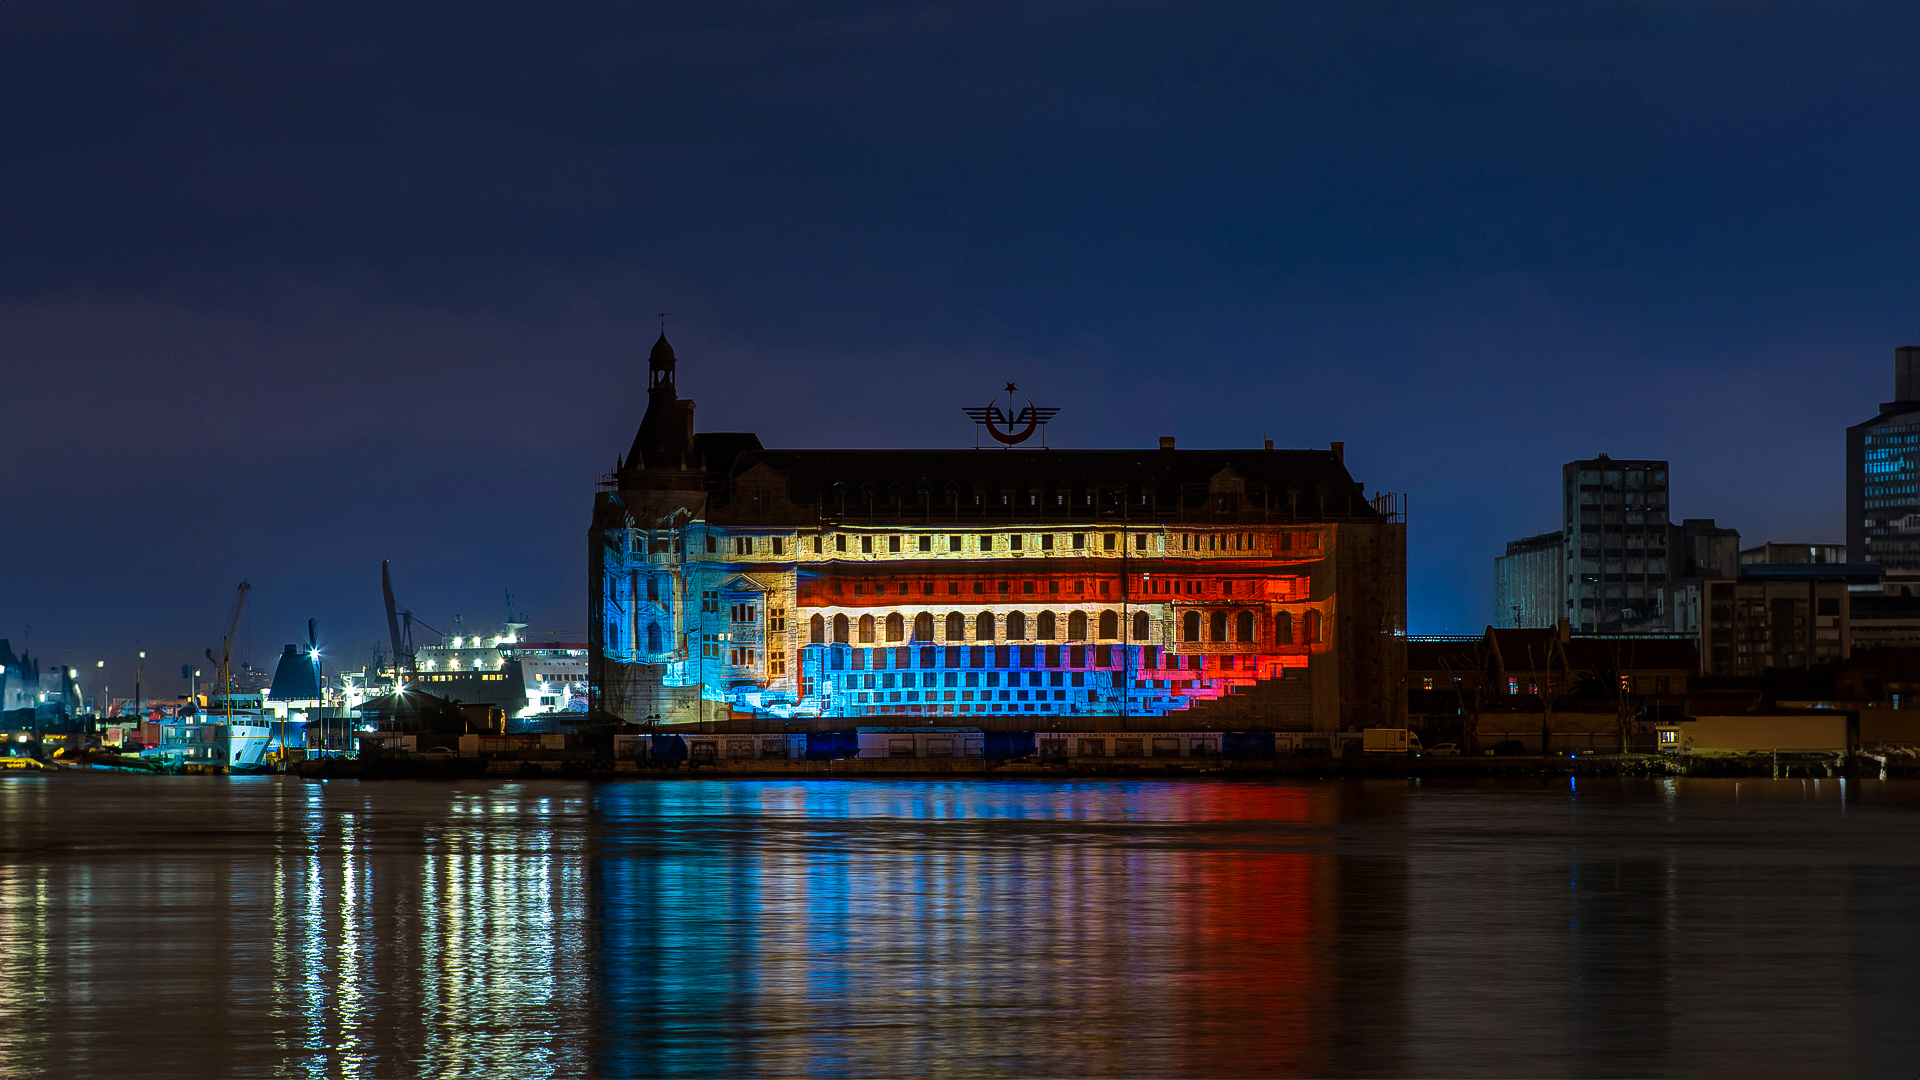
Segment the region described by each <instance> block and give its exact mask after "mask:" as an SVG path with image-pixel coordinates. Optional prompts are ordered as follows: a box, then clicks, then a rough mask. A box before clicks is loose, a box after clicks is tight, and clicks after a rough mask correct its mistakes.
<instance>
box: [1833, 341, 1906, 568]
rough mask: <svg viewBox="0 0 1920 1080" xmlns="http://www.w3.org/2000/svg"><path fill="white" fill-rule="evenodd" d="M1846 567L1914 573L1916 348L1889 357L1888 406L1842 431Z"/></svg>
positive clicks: (1902, 350) (1884, 403)
mask: <svg viewBox="0 0 1920 1080" xmlns="http://www.w3.org/2000/svg"><path fill="white" fill-rule="evenodd" d="M1847 561H1848V562H1853V563H1863V562H1867V563H1876V564H1878V565H1880V566H1884V567H1887V568H1888V569H1893V570H1909V569H1915V568H1920V346H1916V345H1906V346H1902V347H1901V348H1898V349H1895V350H1894V351H1893V400H1892V401H1887V402H1882V403H1881V405H1880V413H1879V415H1878V416H1875V417H1874V418H1872V419H1871V420H1866V421H1864V422H1862V423H1858V424H1855V425H1853V426H1852V427H1850V428H1848V429H1847Z"/></svg>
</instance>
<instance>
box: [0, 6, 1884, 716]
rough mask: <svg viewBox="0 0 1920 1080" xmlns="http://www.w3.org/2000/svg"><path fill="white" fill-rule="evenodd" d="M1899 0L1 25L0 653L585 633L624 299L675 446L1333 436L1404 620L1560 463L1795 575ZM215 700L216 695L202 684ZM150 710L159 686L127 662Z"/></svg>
mask: <svg viewBox="0 0 1920 1080" xmlns="http://www.w3.org/2000/svg"><path fill="white" fill-rule="evenodd" d="M1917 50H1920V5H1915V4H1912V3H1886V4H1876V5H1864V6H1857V5H1847V4H1836V3H1819V4H1789V5H1779V6H1769V5H1764V4H1756V3H1741V4H1737V5H1710V4H1692V3H1689V4H1586V5H1562V4H1537V3H1528V4H1510V5H1466V4H1404V5H1400V4H1384V5H1369V4H1364V3H1341V4H1328V3H1314V4H1302V5H1289V4H1280V3H1257V4H1228V3H1221V4H1153V3H1125V2H1117V0H1101V2H1099V3H1090V4H1069V3H1052V4H1035V3H1030V2H1028V3H1017V4H994V3H985V2H980V0H967V2H962V3H951V4H909V3H883V4H871V5H857V4H846V5H804V4H783V5H773V4H762V5H752V4H725V3H708V4H699V5H681V4H657V5H640V4H627V3H621V4H605V5H596V4H565V5H527V4H512V5H507V4H492V3H462V4H442V5H424V4H423V5H394V4H366V3H351V2H342V0H331V2H328V3H325V4H299V3H287V4H217V3H166V4H160V3H111V4H107V3H90V2H82V0H65V2H61V3H50V4H24V3H16V4H6V5H4V6H0V100H4V101H5V102H6V104H5V106H4V109H3V114H4V117H5V123H4V127H0V132H4V139H3V141H0V192H3V193H4V196H5V197H4V199H0V252H3V253H4V257H0V371H3V372H4V375H5V383H4V386H5V394H4V398H3V399H0V400H4V401H5V404H6V408H5V415H6V426H5V431H6V436H7V438H6V446H7V462H6V467H5V468H4V470H3V471H0V476H3V477H4V479H0V506H4V507H5V511H4V518H0V525H3V527H0V557H4V571H3V575H4V576H0V583H4V586H5V588H4V589H3V590H0V636H5V637H10V638H12V639H13V644H14V646H15V648H16V649H17V648H18V647H19V646H20V644H21V638H22V637H23V636H24V634H25V628H26V627H27V626H28V625H31V626H32V627H33V630H32V643H33V647H34V650H35V651H36V652H41V653H44V654H45V656H46V658H47V659H48V660H49V661H50V662H55V663H74V664H78V665H81V666H83V667H84V668H85V669H87V673H88V678H89V685H88V686H87V692H88V693H89V694H92V693H95V692H97V688H96V687H95V686H94V685H92V680H93V677H94V661H95V660H98V659H105V660H107V661H108V669H107V673H106V681H107V682H109V683H110V684H112V685H113V694H114V695H115V696H120V695H121V694H123V693H124V692H125V691H126V690H128V689H130V688H131V671H130V668H131V663H132V658H133V654H134V651H135V649H136V648H145V649H147V650H148V652H149V656H150V659H149V661H148V669H149V672H150V674H149V679H148V688H149V692H152V691H153V690H154V689H156V688H157V689H158V690H160V691H161V692H168V693H172V692H180V691H182V690H183V689H184V685H183V684H180V683H179V680H178V679H177V678H175V677H173V675H174V674H175V673H177V668H178V665H179V664H180V663H182V662H186V661H188V660H190V659H192V658H194V657H197V656H199V655H200V653H201V650H202V649H204V648H206V647H207V646H214V647H215V649H216V651H217V649H218V643H219V642H218V638H219V635H220V632H221V626H222V623H223V622H224V617H225V612H226V610H227V608H228V607H229V606H230V604H231V602H232V590H233V587H234V585H235V584H236V583H238V582H239V581H240V580H241V579H243V578H244V579H247V580H248V581H250V582H251V583H252V585H253V589H254V591H253V594H252V599H251V601H250V610H249V614H248V617H247V619H246V621H245V624H244V626H243V630H242V634H241V643H242V645H243V646H244V648H243V655H245V656H246V657H248V658H251V659H252V660H254V661H255V662H256V663H262V664H267V663H271V660H272V657H273V655H274V654H276V653H277V652H278V651H279V648H280V646H281V645H282V644H283V643H285V642H291V641H295V640H299V639H300V638H302V637H303V636H304V633H305V621H306V619H307V618H309V617H314V618H318V619H319V621H320V630H321V639H322V642H323V645H324V646H325V648H326V649H327V651H328V654H329V656H330V657H332V658H333V660H334V662H335V663H342V664H346V665H349V666H356V667H357V666H358V665H359V664H361V663H363V662H364V661H365V660H366V659H367V657H368V655H369V653H370V646H371V644H372V643H373V642H374V641H376V640H377V639H379V638H381V637H383V636H384V623H383V616H382V614H381V608H380V591H379V570H380V560H381V559H383V558H389V559H392V560H393V562H394V567H395V575H396V583H397V586H398V590H399V593H400V600H401V602H402V604H403V605H404V606H408V607H411V608H413V609H414V610H415V611H416V612H418V613H419V614H420V616H421V617H422V618H424V619H425V620H426V621H427V622H429V623H431V624H433V625H435V626H438V627H439V628H441V629H443V630H448V629H450V627H451V623H452V620H453V617H454V616H455V615H456V614H460V615H463V616H464V617H465V619H466V622H467V625H468V626H470V627H474V628H481V629H491V628H492V627H493V626H494V625H495V624H497V623H498V621H499V620H501V619H502V618H504V616H505V614H506V607H505V599H504V595H503V591H504V590H506V589H511V590H513V595H514V599H515V603H516V606H518V607H523V608H524V609H525V610H526V611H527V613H528V616H529V619H530V621H531V623H532V624H533V625H532V632H534V633H536V634H545V633H547V632H554V633H558V634H559V635H562V636H565V637H571V638H578V637H579V636H580V635H581V634H582V633H583V632H584V626H585V622H586V616H585V608H586V598H585V593H586V585H585V581H586V570H585V565H584V558H585V550H586V540H585V529H586V524H587V519H588V513H589V510H590V507H591V503H592V497H593V481H594V477H595V474H596V473H599V472H602V471H605V470H606V469H608V468H610V467H611V466H612V464H613V459H614V455H615V454H616V453H619V452H621V451H623V450H624V449H625V448H626V446H627V444H628V443H629V441H630V440H631V439H632V437H633V432H634V428H635V427H636V425H637V424H638V423H639V419H640V413H641V408H642V405H643V401H644V387H645V356H646V352H647V349H648V347H649V346H650V345H651V344H652V342H653V338H654V335H655V333H656V325H657V320H656V319H655V318H654V314H653V313H654V312H657V311H667V312H670V313H671V315H670V317H669V319H668V332H669V334H670V336H671V338H672V340H673V342H674V345H675V346H676V348H677V350H678V352H679V356H680V358H681V365H680V376H681V377H680V387H681V393H682V394H683V395H684V396H687V397H691V398H693V399H694V400H695V401H697V402H698V406H699V407H698V414H697V420H698V423H699V426H700V427H701V428H702V429H703V430H749V431H755V432H758V433H759V435H760V437H761V439H762V440H763V441H764V442H765V443H767V444H768V445H769V446H855V447H866V446H914V447H954V446H970V445H972V442H973V438H974V432H973V428H972V425H971V424H969V423H968V422H967V421H966V420H965V418H964V417H963V416H962V415H961V412H960V410H961V407H962V406H964V405H973V404H982V403H984V402H985V400H986V399H987V398H988V397H989V396H990V395H992V394H993V392H994V391H996V390H997V389H998V388H999V387H1000V386H1001V385H1002V384H1004V383H1005V382H1007V381H1008V380H1017V381H1018V382H1019V384H1020V385H1021V387H1022V388H1023V389H1026V390H1028V391H1030V392H1031V394H1032V396H1033V397H1034V399H1035V400H1036V401H1038V402H1040V403H1041V404H1051V405H1057V406H1059V407H1060V409H1061V412H1060V416H1059V420H1058V421H1057V423H1056V424H1055V425H1054V428H1053V431H1052V440H1053V442H1054V443H1055V444H1056V445H1060V446H1073V447H1101V446H1150V445H1153V443H1154V439H1155V438H1156V437H1157V436H1160V435H1175V436H1177V437H1178V439H1179V441H1180V445H1182V446H1184V447H1202V446H1207V447H1211V446H1247V447H1257V446H1259V445H1260V444H1261V440H1263V439H1267V438H1271V439H1273V440H1274V441H1275V443H1276V445H1279V446H1295V447H1323V446H1325V445H1326V444H1327V443H1328V442H1329V441H1330V440H1335V439H1338V440H1343V441H1344V442H1345V443H1346V444H1347V451H1346V454H1347V461H1348V463H1349V465H1350V467H1351V468H1352V471H1353V473H1354V475H1355V476H1356V477H1357V478H1359V479H1360V480H1362V481H1363V482H1364V483H1365V485H1366V487H1367V489H1368V490H1369V491H1373V490H1383V491H1385V490H1391V491H1401V492H1406V493H1408V495H1409V497H1410V502H1411V527H1410V529H1409V538H1408V547H1409V564H1410V573H1411V580H1410V582H1409V587H1408V588H1409V597H1408V600H1409V606H1410V608H1411V616H1412V629H1413V630H1414V631H1415V632H1427V633H1437V632H1443V631H1452V632H1463V631H1473V630H1477V629H1479V628H1480V627H1481V626H1482V625H1483V624H1484V623H1486V622H1487V621H1488V620H1489V619H1491V617H1492V607H1493V603H1492V561H1493V558H1494V556H1495V555H1497V554H1499V553H1500V552H1501V551H1502V550H1503V549H1502V544H1503V543H1504V542H1505V541H1507V540H1509V539H1513V538H1515V537H1519V536H1522V535H1526V534H1530V533H1535V532H1542V531H1547V530H1550V529H1553V528H1555V527H1557V523H1556V506H1557V499H1558V483H1559V467H1560V464H1561V463H1562V462H1564V461H1567V460H1570V459H1572V458H1575V457H1587V456H1591V455H1593V454H1595V453H1599V452H1607V453H1610V454H1612V455H1614V456H1621V457H1626V456H1638V457H1664V458H1669V459H1671V460H1672V462H1673V507H1672V511H1673V516H1674V518H1675V519H1676V520H1677V519H1679V518H1681V517H1712V518H1717V519H1719V521H1720V522H1721V524H1723V525H1732V526H1734V527H1736V528H1738V529H1740V530H1741V532H1742V534H1743V536H1744V537H1745V538H1746V540H1747V542H1749V543H1758V542H1761V541H1764V540H1790V541H1840V540H1842V539H1844V531H1843V528H1842V521H1841V516H1842V511H1843V484H1842V471H1841V470H1842V457H1843V444H1842V428H1843V427H1845V426H1846V425H1847V424H1849V423H1854V422H1858V421H1859V420H1862V419H1864V418H1866V417H1867V416H1869V415H1871V414H1872V413H1873V412H1874V410H1875V405H1876V403H1877V402H1879V401H1881V400H1883V399H1885V398H1887V397H1888V396H1889V395H1890V394H1891V390H1892V384H1891V366H1892V365H1891V358H1892V350H1893V349H1894V347H1895V346H1898V345H1905V344H1912V343H1915V342H1916V341H1920V266H1916V259H1915V254H1914V253H1915V252H1916V250H1920V243H1917V242H1916V241H1920V236H1917V235H1916V233H1917V232H1920V229H1917V228H1916V213H1915V211H1916V208H1917V207H1916V202H1917V200H1920V181H1917V180H1916V177H1920V160H1916V159H1917V158H1920V143H1917V141H1916V139H1915V133H1916V131H1920V93H1916V90H1915V81H1914V74H1913V64H1914V60H1913V57H1914V56H1915V55H1916V51H1917ZM203 666H204V665H203ZM156 671H157V672H159V673H161V674H160V675H159V676H156V675H154V674H153V673H154V672H156Z"/></svg>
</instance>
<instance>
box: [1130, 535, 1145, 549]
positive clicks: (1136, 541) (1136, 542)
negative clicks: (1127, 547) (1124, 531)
mask: <svg viewBox="0 0 1920 1080" xmlns="http://www.w3.org/2000/svg"><path fill="white" fill-rule="evenodd" d="M1133 550H1135V551H1145V550H1147V534H1146V533H1141V534H1140V535H1138V536H1136V537H1134V538H1133Z"/></svg>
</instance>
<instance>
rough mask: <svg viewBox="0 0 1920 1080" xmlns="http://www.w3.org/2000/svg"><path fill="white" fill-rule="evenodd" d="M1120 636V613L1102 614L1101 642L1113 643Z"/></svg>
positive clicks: (1107, 612) (1104, 612)
mask: <svg viewBox="0 0 1920 1080" xmlns="http://www.w3.org/2000/svg"><path fill="white" fill-rule="evenodd" d="M1119 636H1120V613H1119V612H1117V611H1103V612H1101V613H1100V640H1101V641H1112V640H1113V639H1114V638H1117V637H1119Z"/></svg>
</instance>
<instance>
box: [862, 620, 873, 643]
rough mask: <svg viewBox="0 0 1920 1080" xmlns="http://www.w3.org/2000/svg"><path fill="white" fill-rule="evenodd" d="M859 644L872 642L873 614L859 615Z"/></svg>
mask: <svg viewBox="0 0 1920 1080" xmlns="http://www.w3.org/2000/svg"><path fill="white" fill-rule="evenodd" d="M860 644H862V645H871V644H873V616H871V615H862V616H860Z"/></svg>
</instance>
